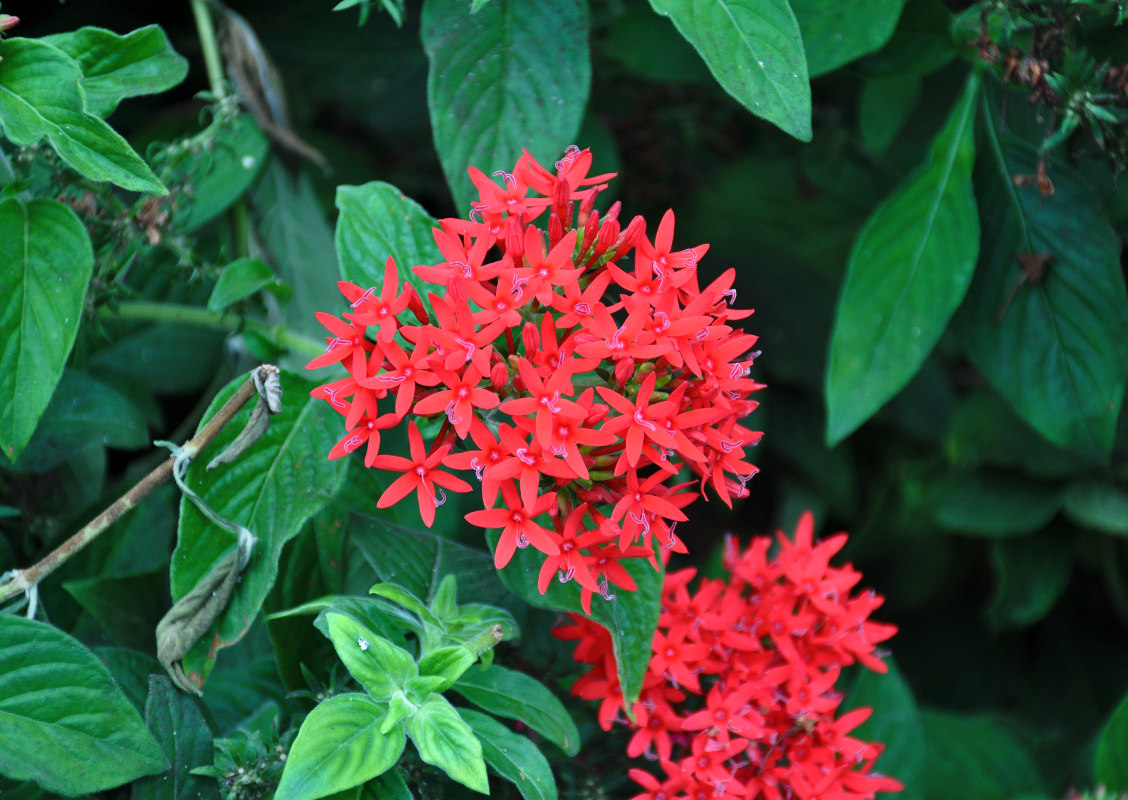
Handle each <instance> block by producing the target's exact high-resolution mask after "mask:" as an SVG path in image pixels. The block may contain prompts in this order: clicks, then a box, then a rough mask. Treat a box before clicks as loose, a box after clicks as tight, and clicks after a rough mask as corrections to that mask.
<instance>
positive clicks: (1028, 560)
mask: <svg viewBox="0 0 1128 800" xmlns="http://www.w3.org/2000/svg"><path fill="white" fill-rule="evenodd" d="M991 564H992V566H993V567H994V570H995V591H994V593H993V594H992V596H991V602H990V604H989V605H988V606H987V621H988V623H990V624H991V626H992V627H993V628H995V629H1000V628H1025V627H1029V626H1030V625H1033V624H1034V623H1036V622H1038V621H1040V620H1041V619H1042V618H1043V617H1045V616H1046V614H1048V613H1049V612H1050V609H1052V608H1053V607H1054V603H1056V602H1057V600H1058V598H1059V597H1061V594H1062V592H1064V591H1065V587H1066V586H1068V585H1069V575H1070V573H1071V572H1072V571H1073V553H1072V550H1071V548H1070V545H1069V534H1068V533H1066V532H1065V531H1062V530H1057V529H1050V530H1048V531H1044V532H1040V533H1036V534H1034V535H1033V536H1024V537H1022V538H1021V539H1014V540H1010V541H998V542H994V543H992V545H991Z"/></svg>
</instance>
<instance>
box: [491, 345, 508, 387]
mask: <svg viewBox="0 0 1128 800" xmlns="http://www.w3.org/2000/svg"><path fill="white" fill-rule="evenodd" d="M494 355H497V353H494ZM508 382H509V370H508V369H506V367H505V362H504V361H498V362H496V363H495V364H494V365H493V366H492V367H490V383H491V384H493V388H494V389H501V387H503V386H505V384H506V383H508Z"/></svg>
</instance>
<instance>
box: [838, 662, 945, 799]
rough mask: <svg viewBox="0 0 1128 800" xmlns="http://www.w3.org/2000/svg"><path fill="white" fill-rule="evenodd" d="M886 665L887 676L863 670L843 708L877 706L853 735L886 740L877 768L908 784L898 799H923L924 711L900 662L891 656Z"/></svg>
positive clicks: (867, 738) (873, 739)
mask: <svg viewBox="0 0 1128 800" xmlns="http://www.w3.org/2000/svg"><path fill="white" fill-rule="evenodd" d="M885 664H886V666H888V667H889V671H888V672H886V673H885V674H884V675H882V674H880V673H878V672H874V671H873V670H869V669H863V670H860V671H859V675H858V680H857V682H856V683H855V684H854V686H853V688H852V689H851V690H850V692H849V694H848V695H847V698H846V702H845V704H844V708H843V711H845V710H847V709H855V708H872V709H873V714H872V715H871V716H870V718H869V719H867V720H866V721H865V722H863V723H862V724H861V725H860V726H858V727H857V728H856V729H855V730H853V731H851V732H850V735H851V736H853V737H856V738H858V739H861V740H863V741H867V742H884V743H885V750H884V752H882V754H881V757H880V758H879V759H878V762H877V767H876V769H877V770H878V771H880V772H881V773H882V774H883V775H892V776H893V777H895V778H896V779H897V780H899V781H901V783H903V784H905V791H904V792H903V793H898V795H897V797H898V800H919V798H922V797H923V796H924V793H923V791H922V788H921V785H920V777H921V775H922V773H923V772H924V765H925V759H926V750H925V742H924V727H923V725H922V723H921V715H920V710H919V709H918V708H917V704H916V700H915V699H914V698H913V692H912V689H910V688H909V685H908V684H907V683H905V679H904V677H903V676H902V675H901V670H900V669H899V668H898V667H897V664H896V663H895V662H894V661H893V659H891V658H886V659H885Z"/></svg>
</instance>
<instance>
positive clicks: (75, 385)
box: [15, 369, 149, 474]
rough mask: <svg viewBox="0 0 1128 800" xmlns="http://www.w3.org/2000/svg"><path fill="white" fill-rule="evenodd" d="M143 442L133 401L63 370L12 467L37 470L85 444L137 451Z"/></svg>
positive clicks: (143, 427) (145, 430)
mask: <svg viewBox="0 0 1128 800" xmlns="http://www.w3.org/2000/svg"><path fill="white" fill-rule="evenodd" d="M148 443H149V432H148V428H147V426H146V425H145V419H144V418H143V417H142V416H141V412H140V411H139V410H138V409H137V406H135V405H133V403H131V402H129V400H127V399H126V398H125V397H123V396H122V395H121V394H119V393H118V392H117V391H116V390H115V389H113V388H111V387H110V386H108V385H106V384H105V383H102V382H101V381H100V380H98V379H96V378H93V377H91V376H90V375H87V374H86V373H85V372H79V371H78V370H72V369H68V370H64V371H63V376H62V378H61V379H60V380H59V383H58V385H57V386H56V387H55V393H54V394H53V395H52V396H51V402H50V403H49V404H48V405H47V409H46V410H45V411H44V412H43V416H42V417H40V418H39V424H38V425H37V426H36V428H35V433H34V435H32V437H31V441H29V442H28V444H27V448H26V449H25V450H24V451H23V453H22V454H21V455H20V458H19V460H18V461H17V462H16V464H15V469H16V470H17V471H20V472H29V473H33V474H42V473H44V472H47V471H48V470H51V469H53V468H55V467H57V466H58V465H59V464H62V463H63V462H64V461H66V460H67V459H69V458H70V457H71V456H72V455H74V451H75V450H79V449H81V448H83V447H85V446H87V445H90V444H101V445H105V446H106V447H116V448H120V449H123V450H136V449H138V448H140V447H144V446H145V445H147V444H148Z"/></svg>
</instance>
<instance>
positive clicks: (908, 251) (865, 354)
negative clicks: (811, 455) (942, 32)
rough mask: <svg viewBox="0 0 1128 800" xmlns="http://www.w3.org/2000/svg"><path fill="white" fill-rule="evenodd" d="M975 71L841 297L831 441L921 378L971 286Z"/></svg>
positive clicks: (863, 247)
mask: <svg viewBox="0 0 1128 800" xmlns="http://www.w3.org/2000/svg"><path fill="white" fill-rule="evenodd" d="M978 92H979V81H978V79H977V78H976V77H975V76H974V75H972V76H971V77H970V78H969V79H968V83H967V88H966V89H965V90H964V93H963V96H962V97H961V98H960V100H959V101H958V102H957V103H956V105H955V107H954V108H953V109H952V113H951V115H950V116H949V117H948V122H947V123H946V124H945V126H944V128H943V130H941V131H940V133H939V134H938V135H937V136H936V139H935V140H933V143H932V152H931V155H930V157H929V160H928V162H927V164H925V166H924V168H923V169H922V170H921V171H920V172H918V173H916V174H915V175H914V176H912V177H911V178H909V180H908V181H907V182H906V183H905V184H903V185H902V186H901V187H900V188H899V189H897V190H896V191H895V192H894V193H893V194H892V195H891V196H890V197H889V198H887V199H886V200H885V202H883V203H882V204H881V205H880V206H878V208H877V210H876V211H874V213H873V215H872V216H871V217H870V219H869V222H867V223H866V225H865V227H864V228H863V229H862V232H861V233H860V234H859V235H858V238H857V240H856V241H855V243H854V251H853V253H852V254H851V256H850V264H849V266H848V267H847V271H846V280H845V283H844V285H843V287H842V293H841V294H840V295H839V298H838V311H837V313H836V315H835V322H834V332H833V333H832V334H831V342H830V357H829V358H830V362H829V365H828V367H827V373H826V405H827V433H826V438H827V443H828V444H830V445H834V444H837V443H838V442H840V441H842V440H843V439H845V438H846V437H847V436H849V435H850V434H851V433H852V432H853V431H854V430H856V429H857V428H858V427H859V426H860V425H861V424H862V423H863V422H865V421H866V420H867V419H869V418H870V417H871V416H873V414H874V413H875V412H876V411H877V410H878V409H879V408H881V407H882V406H883V405H885V403H886V402H887V401H888V400H889V399H890V398H892V397H893V396H894V395H895V394H897V392H899V391H900V390H901V389H902V388H903V387H904V386H905V384H907V383H908V382H909V379H910V378H912V377H913V375H915V374H916V372H917V370H919V369H920V366H921V364H923V363H924V360H925V358H927V357H928V354H929V353H930V352H931V351H932V348H933V346H934V345H935V344H936V342H937V340H938V339H939V338H940V334H942V333H943V332H944V329H945V328H946V327H947V325H948V320H949V319H950V318H951V316H952V314H953V313H954V312H955V310H956V308H957V307H958V306H959V304H960V301H961V300H963V297H964V293H965V292H966V291H967V287H968V285H969V284H970V283H971V276H972V272H973V271H974V270H975V260H976V256H977V253H978V248H979V227H978V225H979V223H978V217H977V216H976V208H975V195H974V193H973V191H972V185H971V171H972V165H973V163H974V160H975V137H974V127H975V125H974V123H975V101H976V96H977V95H978Z"/></svg>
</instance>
